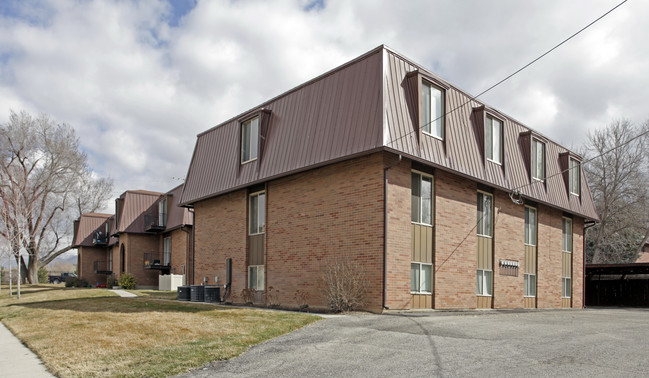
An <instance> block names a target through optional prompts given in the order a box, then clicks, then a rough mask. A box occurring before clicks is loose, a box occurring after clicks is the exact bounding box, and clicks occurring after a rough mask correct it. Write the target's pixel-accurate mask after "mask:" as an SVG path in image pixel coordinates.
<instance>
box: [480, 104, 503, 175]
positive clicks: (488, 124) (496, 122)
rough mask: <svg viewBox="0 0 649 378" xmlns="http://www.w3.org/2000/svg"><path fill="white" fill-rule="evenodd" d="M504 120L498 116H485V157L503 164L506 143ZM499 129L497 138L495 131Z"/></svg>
mask: <svg viewBox="0 0 649 378" xmlns="http://www.w3.org/2000/svg"><path fill="white" fill-rule="evenodd" d="M503 125H504V122H503V121H502V120H500V119H498V118H496V117H492V116H491V115H487V116H486V117H485V126H484V129H485V130H484V132H485V157H486V159H487V160H488V161H490V162H492V163H495V164H498V165H502V163H503V160H504V159H503V156H504V151H503V150H504V149H503V145H504V144H505V143H504V142H505V139H504V136H503V131H504V126H503ZM496 129H497V130H498V135H497V138H494V135H495V133H494V131H495V130H496Z"/></svg>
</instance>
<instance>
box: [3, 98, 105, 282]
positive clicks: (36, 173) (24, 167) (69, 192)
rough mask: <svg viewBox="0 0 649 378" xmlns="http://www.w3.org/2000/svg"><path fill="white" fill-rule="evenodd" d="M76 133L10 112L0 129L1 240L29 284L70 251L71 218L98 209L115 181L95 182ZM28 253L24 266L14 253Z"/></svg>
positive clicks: (49, 122)
mask: <svg viewBox="0 0 649 378" xmlns="http://www.w3.org/2000/svg"><path fill="white" fill-rule="evenodd" d="M92 175H93V174H92V171H91V170H90V169H89V167H88V165H87V157H86V155H85V154H84V153H83V152H81V151H80V149H79V140H78V139H77V137H76V135H75V132H74V129H72V128H71V127H70V126H68V125H66V124H55V123H54V122H53V121H52V120H51V119H50V118H49V117H47V116H45V115H40V116H39V117H33V116H32V115H30V114H29V113H27V112H24V111H23V112H20V113H15V112H13V111H11V112H10V117H9V122H8V123H7V124H5V125H2V126H1V127H0V195H1V196H2V201H1V202H0V222H2V224H0V237H3V238H5V239H6V240H7V241H9V243H10V244H11V243H12V240H18V244H16V243H15V242H13V243H14V244H13V245H11V248H12V250H13V253H14V255H15V256H16V261H17V263H18V264H21V267H22V269H24V271H25V273H26V274H25V278H26V279H27V281H28V282H30V283H36V282H38V268H40V267H41V266H44V265H47V264H48V263H49V262H51V261H52V260H53V259H54V258H56V257H57V256H59V255H61V254H62V253H64V252H66V251H68V250H69V249H70V247H69V246H64V245H63V244H64V243H65V241H66V240H68V239H69V236H70V232H71V227H70V224H71V222H70V221H71V220H72V219H74V218H76V217H78V216H79V215H80V214H81V213H84V212H89V211H96V210H98V209H99V208H101V207H102V204H103V202H104V201H105V200H107V199H108V196H109V195H110V191H111V189H112V182H111V181H109V180H106V179H94V178H93V177H92ZM21 248H24V250H25V251H26V252H27V256H28V261H27V263H25V262H24V261H23V259H22V258H18V255H17V254H16V249H17V250H18V251H19V250H20V249H21Z"/></svg>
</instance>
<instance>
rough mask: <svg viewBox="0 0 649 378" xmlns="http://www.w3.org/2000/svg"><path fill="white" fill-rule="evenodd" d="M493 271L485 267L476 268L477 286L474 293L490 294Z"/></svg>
mask: <svg viewBox="0 0 649 378" xmlns="http://www.w3.org/2000/svg"><path fill="white" fill-rule="evenodd" d="M492 277H493V271H491V270H486V269H478V276H477V279H478V286H477V291H476V293H477V294H478V295H487V296H491V280H492Z"/></svg>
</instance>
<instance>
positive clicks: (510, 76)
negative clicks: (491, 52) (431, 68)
mask: <svg viewBox="0 0 649 378" xmlns="http://www.w3.org/2000/svg"><path fill="white" fill-rule="evenodd" d="M627 1H629V0H624V1H622V2H621V3H619V4H618V5H616V6H614V7H613V8H611V9H610V10H608V11H607V12H606V13H604V14H602V15H601V16H599V17H598V18H596V19H595V20H593V21H592V22H591V23H589V24H588V25H586V26H584V27H583V28H581V29H579V30H578V31H577V32H575V33H573V34H572V35H571V36H570V37H568V38H566V39H564V40H563V41H561V42H560V43H559V44H557V45H555V46H554V47H552V48H551V49H549V50H548V51H546V52H544V53H543V54H541V55H539V56H538V57H537V58H536V59H534V60H532V61H531V62H529V63H527V64H526V65H524V66H523V67H521V68H519V69H518V70H516V71H514V72H513V73H512V74H510V75H508V76H507V77H505V78H504V79H502V80H500V81H499V82H497V83H496V84H493V85H492V86H490V87H489V88H487V89H485V90H484V91H482V92H480V93H479V94H477V95H476V96H473V97H470V98H469V99H468V100H466V101H465V102H463V103H462V104H461V105H458V106H457V107H455V108H453V109H452V110H451V111H449V112H448V113H445V114H442V115H441V116H439V117H437V118H435V119H433V120H431V121H430V122H428V123H426V124H423V125H420V126H419V127H417V128H415V129H414V130H412V131H410V132H408V133H406V134H403V135H401V136H400V137H398V138H395V139H392V140H390V141H388V142H387V144H392V143H394V142H396V141H398V140H401V139H403V138H405V137H407V136H410V135H411V134H413V133H414V132H418V131H419V129H421V128H423V127H425V126H428V125H431V124H433V123H434V122H436V121H437V120H439V119H441V118H443V117H445V116H447V115H448V114H451V113H453V112H455V111H457V110H459V109H461V108H463V107H464V106H465V105H467V104H468V103H470V102H471V101H474V100H476V99H477V98H478V97H480V96H482V95H484V94H485V93H487V92H489V91H491V90H492V89H494V88H496V87H497V86H499V85H500V84H502V83H504V82H505V81H507V80H509V79H511V78H512V77H514V76H515V75H517V74H518V73H520V72H521V71H523V70H524V69H526V68H527V67H529V66H531V65H532V64H534V63H536V62H537V61H539V60H540V59H541V58H543V57H545V56H546V55H548V54H549V53H551V52H552V51H554V50H556V49H557V48H559V47H560V46H561V45H563V44H565V43H566V42H568V41H570V40H571V39H573V38H574V37H576V36H577V35H579V34H580V33H581V32H583V31H584V30H586V29H588V28H589V27H591V26H592V25H594V24H595V23H596V22H598V21H599V20H601V19H602V18H604V17H606V16H608V15H609V14H610V13H611V12H613V11H614V10H616V9H617V8H619V7H620V6H622V4H624V3H626V2H627Z"/></svg>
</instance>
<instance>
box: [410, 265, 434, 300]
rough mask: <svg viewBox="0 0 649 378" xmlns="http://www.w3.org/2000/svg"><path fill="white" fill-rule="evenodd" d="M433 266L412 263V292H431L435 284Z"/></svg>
mask: <svg viewBox="0 0 649 378" xmlns="http://www.w3.org/2000/svg"><path fill="white" fill-rule="evenodd" d="M432 277H433V266H432V265H431V264H424V263H411V264H410V292H412V293H425V294H430V293H431V291H432V285H433V279H432Z"/></svg>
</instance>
